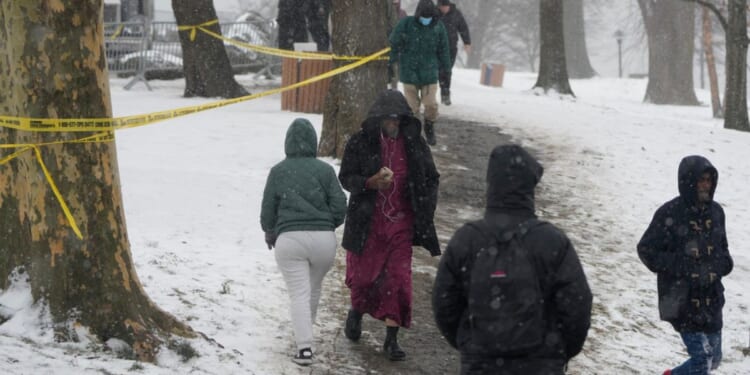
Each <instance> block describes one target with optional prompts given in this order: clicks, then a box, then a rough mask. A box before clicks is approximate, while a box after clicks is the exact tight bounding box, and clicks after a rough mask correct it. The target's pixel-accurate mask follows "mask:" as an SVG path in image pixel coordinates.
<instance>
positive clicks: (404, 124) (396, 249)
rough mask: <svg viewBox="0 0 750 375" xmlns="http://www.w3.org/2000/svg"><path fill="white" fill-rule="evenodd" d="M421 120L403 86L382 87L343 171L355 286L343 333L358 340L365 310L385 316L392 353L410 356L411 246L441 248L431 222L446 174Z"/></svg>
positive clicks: (349, 270) (346, 244) (349, 277)
mask: <svg viewBox="0 0 750 375" xmlns="http://www.w3.org/2000/svg"><path fill="white" fill-rule="evenodd" d="M420 125H421V124H420V122H419V120H418V119H417V118H416V117H414V114H413V113H412V112H411V109H410V107H409V105H408V104H407V102H406V98H404V96H403V95H402V94H401V93H400V92H399V91H395V90H386V91H384V92H383V93H381V94H380V95H379V96H378V98H377V99H376V101H375V103H374V104H373V105H372V107H371V108H370V111H369V113H368V114H367V119H365V121H364V122H363V123H362V129H361V130H360V131H359V132H358V133H355V134H354V135H352V137H351V138H350V139H349V141H348V142H347V144H346V148H345V151H344V156H343V157H342V159H341V169H340V171H339V180H340V181H341V185H342V186H343V187H344V189H346V190H348V191H349V192H350V193H351V195H350V199H349V207H348V210H347V216H346V221H345V228H344V238H343V240H342V247H343V248H344V249H346V250H347V254H346V286H347V287H349V289H350V292H351V309H350V310H349V314H348V316H347V319H346V326H345V329H344V333H345V335H346V337H347V338H349V339H350V340H352V341H357V340H358V339H359V337H360V335H361V333H362V332H361V329H362V328H361V320H362V316H363V314H365V313H366V314H369V315H371V316H372V317H373V318H375V319H378V320H382V321H384V322H385V326H386V338H385V341H384V344H383V352H384V353H385V354H386V355H387V356H388V358H389V359H390V360H392V361H400V360H404V359H405V357H406V353H404V351H403V350H402V349H401V347H400V346H399V344H398V341H397V335H398V330H399V327H404V328H409V326H410V324H411V313H412V294H413V293H412V280H411V261H412V246H422V247H424V248H425V249H427V251H429V252H430V254H431V255H433V256H436V255H440V244H439V243H438V238H437V233H436V232H435V225H434V223H433V217H434V215H435V206H436V205H437V194H438V183H439V177H440V175H439V174H438V172H437V170H436V169H435V163H434V162H433V160H432V154H431V153H430V148H429V146H427V143H426V142H425V140H424V138H422V137H421V135H420V134H421V133H420V131H421V129H420Z"/></svg>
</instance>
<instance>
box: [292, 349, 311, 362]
mask: <svg viewBox="0 0 750 375" xmlns="http://www.w3.org/2000/svg"><path fill="white" fill-rule="evenodd" d="M292 362H294V363H296V364H298V365H300V366H310V365H311V364H312V363H313V353H312V349H310V348H304V349H301V350H300V351H299V353H297V354H295V355H294V358H292Z"/></svg>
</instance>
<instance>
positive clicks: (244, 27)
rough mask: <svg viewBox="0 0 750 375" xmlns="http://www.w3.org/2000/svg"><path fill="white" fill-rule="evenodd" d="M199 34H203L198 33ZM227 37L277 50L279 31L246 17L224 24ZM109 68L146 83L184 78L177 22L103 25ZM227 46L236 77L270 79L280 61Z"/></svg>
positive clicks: (270, 23)
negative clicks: (250, 75) (256, 74)
mask: <svg viewBox="0 0 750 375" xmlns="http://www.w3.org/2000/svg"><path fill="white" fill-rule="evenodd" d="M198 32H200V31H198ZM221 33H222V35H224V36H225V37H228V38H232V39H236V40H239V41H242V42H245V43H249V44H255V45H261V46H269V47H273V46H275V42H276V35H277V28H276V23H275V22H274V21H273V20H267V19H264V18H262V17H260V16H257V17H255V18H252V17H246V21H245V22H233V23H222V24H221ZM104 34H105V50H106V54H107V66H108V68H109V71H110V72H113V73H115V74H117V76H118V77H129V76H135V75H137V74H143V78H145V79H174V78H180V77H182V74H183V73H182V47H181V45H180V37H179V34H178V31H177V24H176V23H174V22H152V23H146V22H122V23H106V24H105V25H104ZM223 43H224V47H225V49H226V51H227V56H228V57H229V62H230V64H231V65H232V69H233V70H234V72H235V73H247V72H259V71H261V72H263V73H265V74H267V75H270V74H271V72H272V71H274V72H276V71H277V68H278V67H280V65H281V58H279V57H275V56H269V55H265V54H260V53H257V52H255V51H253V50H248V49H243V48H239V47H237V46H235V45H233V44H229V43H226V42H223Z"/></svg>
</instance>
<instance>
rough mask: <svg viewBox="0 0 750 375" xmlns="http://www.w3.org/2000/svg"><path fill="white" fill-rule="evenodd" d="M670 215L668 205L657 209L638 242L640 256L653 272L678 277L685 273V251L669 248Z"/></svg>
mask: <svg viewBox="0 0 750 375" xmlns="http://www.w3.org/2000/svg"><path fill="white" fill-rule="evenodd" d="M669 217H670V215H669V214H668V209H667V206H666V205H665V206H662V207H661V208H659V209H658V210H656V213H655V214H654V217H653V219H651V224H649V226H648V228H647V229H646V232H645V233H643V237H641V240H640V241H639V242H638V257H639V258H641V262H643V264H644V265H646V267H647V268H648V269H649V270H651V272H654V273H661V274H665V275H669V276H670V277H673V278H676V277H681V276H683V273H684V266H683V264H684V259H683V258H684V253H683V252H674V251H670V249H669V231H668V229H667V227H666V222H667V220H668V218H669Z"/></svg>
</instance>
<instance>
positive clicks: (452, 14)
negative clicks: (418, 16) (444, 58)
mask: <svg viewBox="0 0 750 375" xmlns="http://www.w3.org/2000/svg"><path fill="white" fill-rule="evenodd" d="M438 9H440V14H441V16H440V21H443V24H444V25H445V30H446V31H447V32H448V45H449V46H450V50H451V67H450V69H440V73H439V76H440V102H441V103H442V104H445V105H451V77H452V76H453V73H452V70H453V64H455V63H456V56H458V36H459V35H461V41H462V42H463V43H464V50H465V51H466V53H469V52H470V51H471V35H470V34H469V26H468V24H467V23H466V19H465V18H464V14H463V13H461V11H460V10H459V9H458V8H456V4H454V3H452V2H451V0H438Z"/></svg>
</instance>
